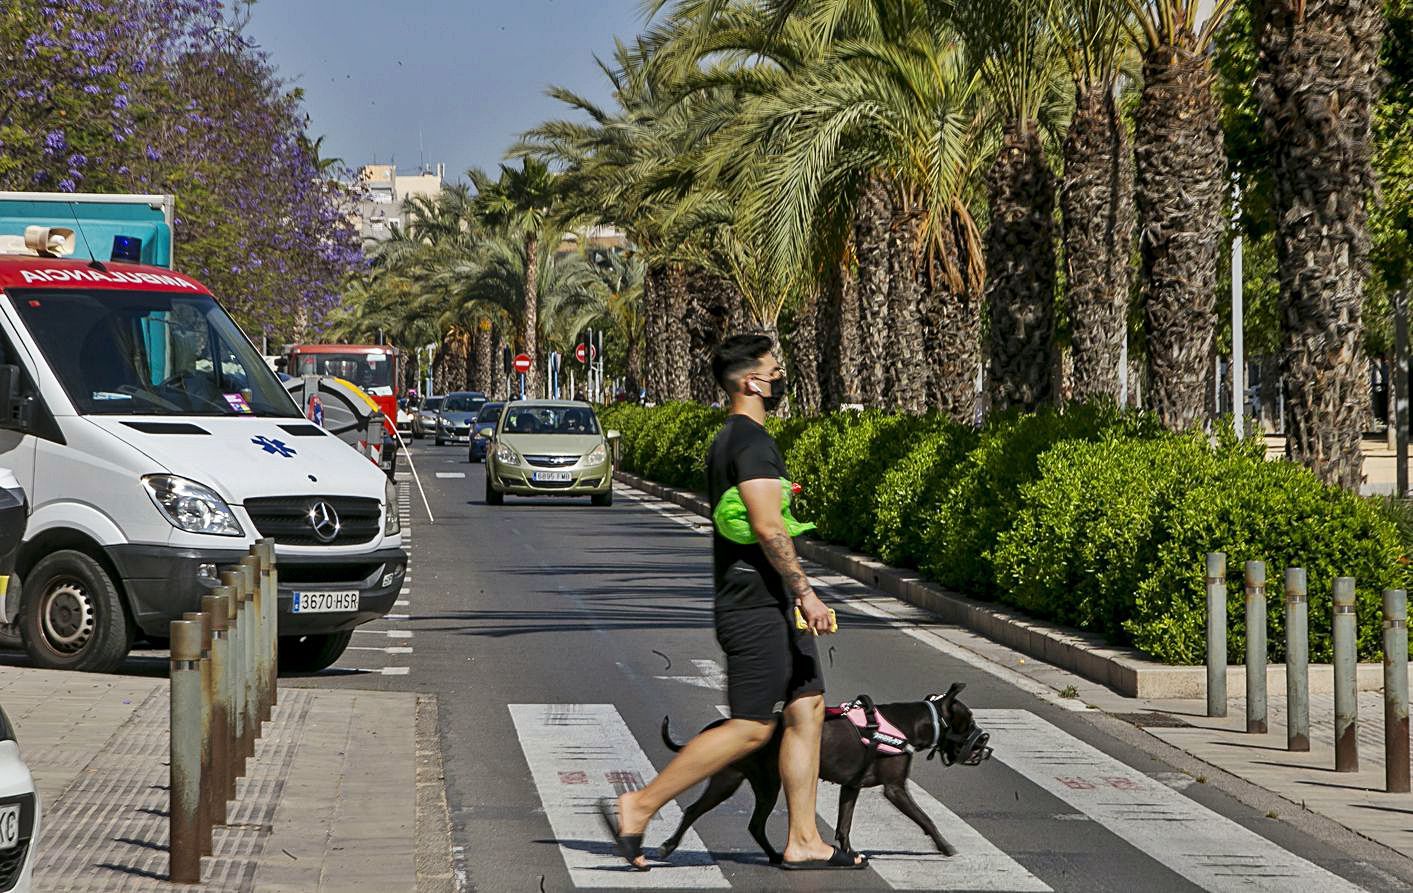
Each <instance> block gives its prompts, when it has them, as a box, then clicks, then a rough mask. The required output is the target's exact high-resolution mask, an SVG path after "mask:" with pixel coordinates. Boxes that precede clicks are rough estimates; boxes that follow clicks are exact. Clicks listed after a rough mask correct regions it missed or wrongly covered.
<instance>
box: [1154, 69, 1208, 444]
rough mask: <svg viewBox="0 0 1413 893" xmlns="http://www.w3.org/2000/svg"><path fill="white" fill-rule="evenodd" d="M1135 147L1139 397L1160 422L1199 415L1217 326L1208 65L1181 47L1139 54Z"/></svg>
mask: <svg viewBox="0 0 1413 893" xmlns="http://www.w3.org/2000/svg"><path fill="white" fill-rule="evenodd" d="M1143 81H1144V83H1143V94H1142V97H1141V99H1140V100H1139V104H1138V111H1137V115H1136V129H1135V134H1134V150H1135V156H1136V162H1137V176H1136V180H1135V199H1136V202H1137V206H1138V218H1139V226H1140V230H1139V248H1140V257H1141V270H1142V274H1141V282H1142V295H1143V301H1144V317H1145V322H1146V323H1147V330H1148V331H1147V338H1148V345H1147V350H1148V392H1147V395H1146V401H1147V404H1148V406H1150V407H1151V408H1152V409H1153V410H1154V411H1155V412H1156V413H1157V414H1158V417H1159V419H1161V420H1162V422H1163V424H1164V425H1166V426H1167V427H1168V428H1170V429H1172V430H1175V431H1180V430H1184V429H1186V428H1189V427H1191V426H1192V425H1193V424H1196V423H1198V422H1199V421H1200V420H1201V418H1202V408H1203V407H1204V406H1205V405H1206V399H1207V387H1208V384H1209V382H1210V380H1211V379H1210V374H1211V364H1210V363H1209V362H1208V360H1209V358H1210V356H1211V352H1212V339H1213V335H1214V334H1215V330H1216V317H1215V315H1214V312H1213V310H1214V307H1215V303H1216V297H1217V258H1218V256H1219V254H1220V250H1221V241H1222V235H1223V233H1224V231H1225V228H1224V227H1223V226H1222V225H1221V221H1222V220H1224V219H1226V211H1225V204H1226V203H1225V190H1226V156H1225V154H1224V153H1223V147H1222V129H1221V124H1220V121H1219V119H1218V113H1219V108H1218V105H1217V102H1216V100H1215V98H1214V97H1213V95H1212V87H1211V81H1212V73H1211V66H1210V62H1209V60H1208V58H1207V57H1206V56H1205V55H1194V54H1193V53H1192V52H1191V51H1190V50H1189V49H1187V48H1185V47H1160V48H1158V49H1155V50H1149V51H1147V52H1146V53H1145V54H1144V59H1143Z"/></svg>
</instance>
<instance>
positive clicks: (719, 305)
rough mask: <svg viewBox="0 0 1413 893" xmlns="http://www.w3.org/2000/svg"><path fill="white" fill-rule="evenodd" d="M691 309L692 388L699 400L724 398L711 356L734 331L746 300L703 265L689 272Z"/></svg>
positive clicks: (689, 371)
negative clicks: (712, 367)
mask: <svg viewBox="0 0 1413 893" xmlns="http://www.w3.org/2000/svg"><path fill="white" fill-rule="evenodd" d="M686 283H687V293H688V296H689V302H690V309H689V312H688V313H687V314H686V318H685V319H684V321H683V325H684V328H685V331H686V334H687V343H688V354H689V356H688V369H687V376H688V388H689V390H690V391H691V395H692V399H693V400H695V401H696V402H698V403H706V404H709V403H712V402H713V401H717V400H722V399H723V395H722V393H721V388H719V387H718V386H717V384H716V381H715V379H713V378H712V374H711V355H712V352H713V351H714V350H715V349H716V346H717V345H718V344H720V343H721V341H722V339H723V338H725V337H726V336H727V335H728V334H732V333H731V331H730V327H731V321H732V317H733V316H734V315H735V314H736V313H737V312H738V310H737V306H738V305H740V304H742V303H744V299H743V298H742V297H741V293H740V291H739V290H738V289H737V288H736V285H735V283H734V282H732V281H730V280H729V279H724V278H722V277H720V276H717V275H714V274H712V273H709V272H707V271H706V270H703V269H700V268H693V269H691V270H689V271H687V274H686Z"/></svg>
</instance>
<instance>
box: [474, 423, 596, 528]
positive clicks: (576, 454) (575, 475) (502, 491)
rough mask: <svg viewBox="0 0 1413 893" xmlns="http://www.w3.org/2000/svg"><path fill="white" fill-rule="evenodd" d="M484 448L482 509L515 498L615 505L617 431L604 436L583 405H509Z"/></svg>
mask: <svg viewBox="0 0 1413 893" xmlns="http://www.w3.org/2000/svg"><path fill="white" fill-rule="evenodd" d="M477 436H482V437H488V438H489V440H490V443H489V444H487V446H486V505H502V504H503V503H504V502H505V496H506V494H510V495H513V496H588V497H589V498H590V499H592V500H593V503H594V505H603V506H607V505H613V451H612V445H611V441H614V440H616V439H617V438H618V432H617V431H604V430H603V428H602V427H600V425H599V420H598V417H597V416H595V415H594V410H593V407H591V406H590V405H589V404H587V403H579V402H576V401H569V400H519V401H515V402H513V403H507V404H506V405H505V409H503V410H502V411H501V416H500V422H499V424H497V425H496V427H495V431H494V432H487V433H485V434H478V435H477Z"/></svg>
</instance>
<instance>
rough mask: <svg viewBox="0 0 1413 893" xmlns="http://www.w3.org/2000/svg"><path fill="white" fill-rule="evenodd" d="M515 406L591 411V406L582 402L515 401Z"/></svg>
mask: <svg viewBox="0 0 1413 893" xmlns="http://www.w3.org/2000/svg"><path fill="white" fill-rule="evenodd" d="M515 405H516V406H518V407H525V406H529V407H539V408H546V409H566V408H578V409H593V407H592V406H590V405H589V404H587V403H585V402H584V401H583V400H516V401H515Z"/></svg>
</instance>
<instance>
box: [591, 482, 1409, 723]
mask: <svg viewBox="0 0 1413 893" xmlns="http://www.w3.org/2000/svg"><path fill="white" fill-rule="evenodd" d="M614 477H615V478H616V479H617V480H619V481H620V482H622V483H624V484H627V485H628V486H630V487H633V488H634V489H637V490H642V491H643V492H644V493H649V494H651V495H653V496H655V497H657V498H658V499H662V500H665V501H667V502H671V503H674V504H676V505H678V506H681V507H682V508H684V509H687V510H688V511H691V512H695V513H696V514H698V515H701V516H702V517H704V518H709V517H711V511H710V510H709V508H708V506H707V502H706V500H705V499H703V498H702V497H701V496H698V495H697V494H695V493H688V492H686V491H683V490H677V489H674V488H672V487H664V486H662V485H661V484H657V483H654V482H652V481H648V480H644V479H643V478H640V477H638V476H637V475H633V474H629V473H628V472H626V471H614ZM796 545H797V548H798V550H799V552H800V555H801V556H802V557H804V558H807V559H809V560H810V561H813V562H815V563H816V564H821V565H824V566H825V567H827V568H829V569H830V570H832V571H835V572H836V573H840V574H843V575H845V576H847V577H852V578H853V579H855V580H857V581H859V582H860V583H863V584H864V585H865V586H871V587H873V588H875V589H877V590H879V591H880V592H883V593H886V594H887V595H891V596H893V597H894V598H896V599H899V600H900V601H905V602H908V603H909V604H912V605H916V606H917V607H919V608H923V609H925V610H927V611H931V612H932V613H933V614H936V615H937V616H938V617H939V618H940V619H941V620H943V621H944V622H946V623H950V624H953V625H955V626H960V627H964V628H966V629H969V630H971V631H972V632H975V633H978V634H980V635H982V636H985V637H986V638H988V639H991V640H992V641H993V642H999V643H1000V644H1002V645H1005V646H1007V647H1009V648H1013V649H1015V650H1016V651H1019V652H1021V653H1022V654H1026V655H1029V656H1030V657H1034V658H1038V659H1039V660H1043V661H1045V662H1046V663H1048V664H1052V665H1054V666H1056V667H1059V668H1060V669H1063V670H1068V671H1069V672H1071V673H1075V674H1076V675H1079V676H1083V677H1084V678H1085V679H1089V680H1091V681H1093V682H1097V683H1099V684H1100V685H1103V686H1106V687H1108V688H1110V689H1112V690H1113V691H1114V692H1115V693H1117V694H1120V695H1123V696H1124V697H1127V698H1155V699H1156V698H1205V697H1206V696H1207V670H1206V668H1205V667H1201V666H1196V667H1174V666H1169V665H1167V664H1163V663H1159V662H1157V661H1154V660H1152V659H1150V658H1149V657H1147V656H1146V655H1144V654H1143V653H1142V652H1140V651H1135V650H1134V649H1132V648H1116V647H1114V646H1112V645H1110V644H1108V643H1107V642H1105V641H1104V639H1103V638H1101V637H1100V636H1096V635H1093V634H1091V633H1085V632H1080V631H1079V630H1074V629H1070V628H1068V627H1063V626H1056V625H1054V624H1049V623H1045V622H1044V621H1040V620H1036V619H1034V618H1032V617H1028V616H1026V615H1024V614H1022V613H1020V612H1019V611H1015V610H1012V609H1010V608H1005V607H1002V606H1000V605H995V604H992V603H990V602H983V601H978V600H976V599H972V598H967V597H966V596H963V595H958V594H957V593H955V592H951V591H948V590H946V589H943V588H942V587H940V586H938V585H937V584H935V583H932V582H929V581H927V580H924V579H923V578H922V577H921V576H920V575H919V574H918V573H917V572H916V571H911V570H904V569H900V568H895V567H890V566H888V565H886V564H884V563H882V562H881V561H878V560H877V559H875V558H870V557H869V556H867V555H861V554H859V553H858V552H852V551H850V550H848V549H845V548H844V547H842V546H836V545H834V544H832V543H826V542H824V541H822V540H817V539H813V538H809V537H803V538H801V539H800V540H798V541H797V543H796ZM1266 685H1267V688H1268V690H1269V691H1271V692H1273V693H1274V692H1284V691H1285V665H1284V664H1271V665H1269V666H1268V667H1267V668H1266ZM1382 686H1383V665H1382V664H1360V665H1359V690H1360V691H1378V690H1380V688H1382ZM1245 689H1246V668H1245V667H1244V666H1231V667H1228V668H1227V691H1229V692H1237V693H1239V692H1243V691H1245ZM1333 691H1334V671H1333V669H1332V667H1331V666H1330V665H1329V664H1311V665H1310V692H1311V694H1329V693H1331V692H1333Z"/></svg>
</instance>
